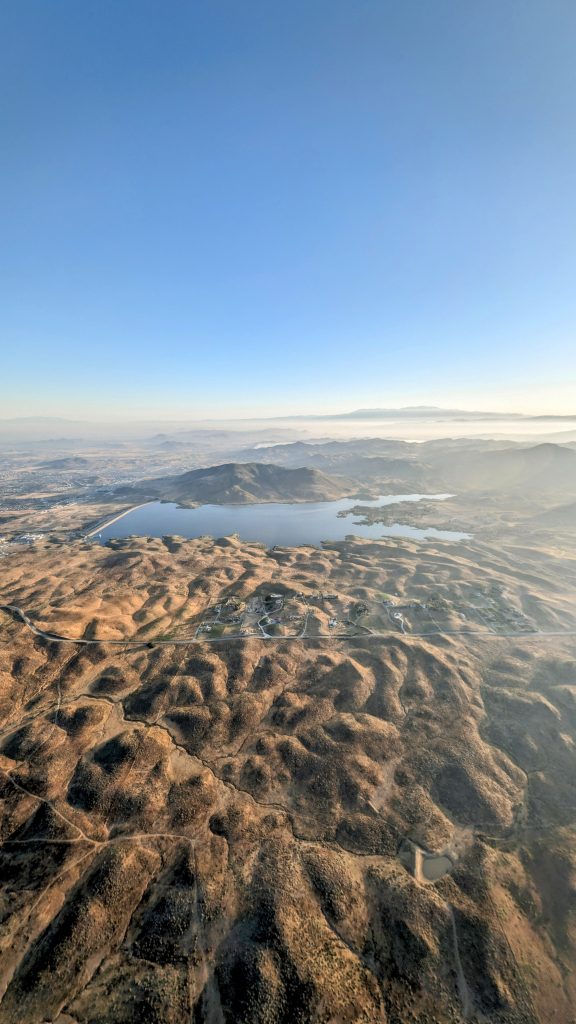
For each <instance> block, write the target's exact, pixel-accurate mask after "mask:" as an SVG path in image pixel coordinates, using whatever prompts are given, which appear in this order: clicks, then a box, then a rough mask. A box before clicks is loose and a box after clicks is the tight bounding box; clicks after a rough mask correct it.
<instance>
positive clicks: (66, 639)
mask: <svg viewBox="0 0 576 1024" xmlns="http://www.w3.org/2000/svg"><path fill="white" fill-rule="evenodd" d="M0 611H2V612H6V614H7V615H11V616H12V618H13V619H16V620H18V621H19V622H23V623H24V625H25V626H28V629H30V630H32V632H33V633H34V634H35V635H36V636H41V637H42V638H43V639H44V640H52V641H54V642H55V643H64V644H104V645H105V646H110V645H112V646H115V647H147V646H149V645H154V647H160V646H161V647H168V646H170V645H172V646H178V647H180V646H184V645H187V644H188V645H189V644H217V643H229V642H230V641H231V640H261V641H262V642H263V643H265V642H266V641H271V642H272V643H286V642H287V641H290V640H292V641H301V640H359V639H360V638H362V639H369V638H370V639H372V638H373V639H382V640H389V639H390V637H393V636H400V635H401V634H400V633H398V632H397V631H396V630H389V631H388V632H387V633H320V634H310V635H304V634H303V633H300V634H298V635H296V636H272V635H271V634H269V633H264V635H262V634H260V633H248V634H246V635H245V636H215V637H208V636H203V637H193V638H190V637H188V638H187V639H185V640H175V639H166V640H155V639H154V638H153V637H152V638H150V639H148V640H145V639H139V640H137V639H134V640H102V639H100V640H88V639H84V638H83V637H77V636H64V635H63V634H62V633H53V632H49V631H47V630H44V629H40V627H39V626H36V625H35V624H34V622H32V619H30V618H29V617H28V616H27V615H26V612H25V611H23V610H22V608H19V607H18V606H17V605H15V604H0ZM429 636H479V637H484V639H486V637H489V636H490V637H504V638H506V637H508V638H513V639H514V640H538V639H540V638H541V637H550V636H557V637H562V636H576V630H549V631H538V630H534V632H532V633H488V632H486V630H482V629H452V630H449V629H438V630H436V631H434V632H430V633H405V634H404V635H403V639H405V640H422V639H423V638H425V637H429Z"/></svg>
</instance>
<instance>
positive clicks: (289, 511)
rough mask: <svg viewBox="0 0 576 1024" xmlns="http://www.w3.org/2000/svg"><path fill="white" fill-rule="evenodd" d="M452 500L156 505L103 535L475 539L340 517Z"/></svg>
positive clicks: (293, 541) (299, 540) (317, 540)
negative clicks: (357, 508)
mask: <svg viewBox="0 0 576 1024" xmlns="http://www.w3.org/2000/svg"><path fill="white" fill-rule="evenodd" d="M449 497H451V495H449V494H393V495H382V496H381V497H379V498H377V499H375V500H373V501H365V500H364V499H362V500H361V501H360V500H358V499H355V498H343V499H340V500H339V501H314V502H312V501H310V502H301V503H285V504H284V503H281V502H268V503H266V504H259V505H200V506H199V507H198V508H180V506H178V505H175V504H173V503H171V502H161V501H151V502H149V503H148V504H147V505H142V506H140V507H139V508H136V509H133V510H131V511H130V512H128V513H127V514H126V515H125V516H123V517H122V518H120V519H117V520H116V522H111V523H110V524H109V525H108V526H103V528H102V529H101V530H100V531H99V532H98V534H97V536H98V539H99V540H101V542H102V543H105V542H106V541H108V540H111V539H112V538H114V537H130V536H144V537H165V536H170V535H175V536H179V537H203V536H210V537H227V536H230V535H231V534H234V533H236V534H238V536H239V537H240V538H241V539H242V540H246V541H260V542H261V543H263V544H266V545H267V546H268V547H273V546H274V544H279V545H281V546H282V547H284V546H286V547H292V546H294V545H298V544H312V545H314V546H315V547H319V546H320V545H321V544H322V541H330V540H332V541H334V540H344V539H345V537H347V536H349V535H350V534H353V535H354V536H356V537H367V538H368V539H370V540H377V539H378V538H380V537H410V538H412V539H413V540H426V539H428V538H430V539H436V540H451V541H459V540H468V539H469V538H470V534H468V533H458V532H457V531H455V530H436V529H434V528H433V527H418V526H407V525H403V524H401V523H394V524H393V525H390V526H384V525H383V524H382V523H374V524H372V525H370V526H363V525H361V524H360V523H358V522H357V521H356V517H354V516H345V517H342V518H339V517H338V513H339V512H343V511H345V510H347V509H351V508H352V507H353V506H354V505H357V504H361V505H363V506H366V507H371V508H376V507H383V506H385V505H396V504H398V503H399V502H401V501H414V502H416V501H423V500H428V501H443V500H444V499H446V498H449Z"/></svg>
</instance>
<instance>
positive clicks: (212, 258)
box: [0, 0, 576, 418]
mask: <svg viewBox="0 0 576 1024" xmlns="http://www.w3.org/2000/svg"><path fill="white" fill-rule="evenodd" d="M0 47H1V60H0V69H1V70H0V117H1V139H2V153H3V158H2V161H1V164H0V218H1V225H2V227H1V231H0V234H1V241H0V332H1V339H2V353H3V354H2V359H1V364H0V365H1V372H0V403H1V408H0V416H4V415H6V416H11V415H19V414H21V415H32V414H53V415H73V416H77V415H81V414H85V415H91V416H94V415H105V416H117V415H118V414H122V415H126V416H132V415H133V416H138V417H141V416H143V415H150V417H152V418H153V417H157V416H165V415H168V414H169V415H171V416H174V417H182V418H194V417H196V416H199V417H201V416H205V415H215V416H219V415H230V414H236V413H244V414H252V413H263V414H268V413H271V414H274V413H284V412H287V411H290V410H293V411H295V412H313V411H327V410H332V411H333V410H337V409H346V408H354V407H357V406H359V405H360V406H361V405H369V406H375V405H384V406H391V405H401V404H405V403H414V402H433V403H436V404H444V403H446V404H449V405H451V406H454V405H461V406H463V407H469V408H474V407H476V408H478V407H487V408H516V409H520V408H525V409H530V410H538V409H540V410H542V411H545V412H549V411H565V412H576V340H575V328H576V287H575V283H576V189H575V187H574V186H575V180H576V174H575V172H576V62H575V61H574V53H575V51H576V5H575V4H574V3H573V0H551V2H546V3H545V2H544V0H506V2H504V3H503V2H502V0H482V2H481V3H477V2H472V0H433V2H430V3H428V2H425V0H394V2H392V0H346V2H344V0H305V2H304V0H291V2H290V3H280V2H274V0H242V2H241V3H239V2H238V0H178V2H175V0H165V2H162V3H161V2H160V0H155V2H149V0H82V2H78V0H58V2H54V3H47V2H46V0H5V2H4V3H3V4H2V8H1V13H0Z"/></svg>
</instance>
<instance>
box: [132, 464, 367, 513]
mask: <svg viewBox="0 0 576 1024" xmlns="http://www.w3.org/2000/svg"><path fill="white" fill-rule="evenodd" d="M355 490H356V487H355V485H354V483H353V482H352V481H351V480H348V479H346V478H345V477H339V476H329V475H328V474H327V473H322V472H320V471H319V470H317V469H311V468H307V467H306V468H298V469H284V468H283V467H282V466H274V465H268V464H263V463H245V464H238V463H235V462H231V463H226V464H225V465H222V466H209V467H208V468H205V469H193V470H191V471H190V472H188V473H182V474H179V475H178V476H167V477H159V478H156V479H150V480H141V481H139V482H138V483H136V484H134V485H133V486H132V487H131V488H130V494H131V496H132V497H134V496H135V495H137V496H138V497H142V496H143V497H149V498H154V497H155V498H161V499H162V500H164V501H176V502H179V503H180V504H207V503H217V504H242V505H244V504H250V503H251V502H258V501H331V500H334V499H337V498H342V497H345V496H347V495H349V494H354V492H355Z"/></svg>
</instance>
